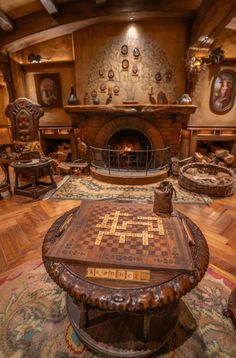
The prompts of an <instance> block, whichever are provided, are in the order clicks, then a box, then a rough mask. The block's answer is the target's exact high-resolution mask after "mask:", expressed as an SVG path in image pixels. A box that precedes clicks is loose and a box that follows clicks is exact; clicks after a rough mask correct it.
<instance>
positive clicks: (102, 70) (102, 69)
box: [98, 68, 105, 78]
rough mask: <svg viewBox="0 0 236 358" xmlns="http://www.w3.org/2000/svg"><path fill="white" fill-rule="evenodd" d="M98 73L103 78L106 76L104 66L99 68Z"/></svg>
mask: <svg viewBox="0 0 236 358" xmlns="http://www.w3.org/2000/svg"><path fill="white" fill-rule="evenodd" d="M98 73H99V77H100V78H103V77H104V76H105V69H104V68H99V71H98Z"/></svg>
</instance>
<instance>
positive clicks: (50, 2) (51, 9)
mask: <svg viewBox="0 0 236 358" xmlns="http://www.w3.org/2000/svg"><path fill="white" fill-rule="evenodd" d="M40 2H41V4H42V5H43V7H44V8H45V9H46V10H47V12H48V13H49V15H55V14H57V13H58V7H57V4H56V3H55V1H54V0H40Z"/></svg>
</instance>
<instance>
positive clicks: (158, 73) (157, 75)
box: [155, 72, 161, 82]
mask: <svg viewBox="0 0 236 358" xmlns="http://www.w3.org/2000/svg"><path fill="white" fill-rule="evenodd" d="M155 80H156V81H157V82H160V81H161V73H160V72H157V73H156V74H155Z"/></svg>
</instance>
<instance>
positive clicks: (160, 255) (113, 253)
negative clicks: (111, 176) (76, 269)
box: [47, 201, 193, 271]
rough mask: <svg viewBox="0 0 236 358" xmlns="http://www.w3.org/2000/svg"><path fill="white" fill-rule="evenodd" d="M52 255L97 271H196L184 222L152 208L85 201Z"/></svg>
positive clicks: (56, 258)
mask: <svg viewBox="0 0 236 358" xmlns="http://www.w3.org/2000/svg"><path fill="white" fill-rule="evenodd" d="M47 257H48V258H51V259H52V258H53V259H54V260H55V261H63V262H76V263H82V264H84V263H86V264H91V265H92V266H93V267H101V266H102V267H109V265H111V266H115V267H119V268H120V267H125V268H134V269H136V270H137V269H141V268H142V269H145V270H148V269H164V270H172V271H173V270H174V271H181V270H184V271H192V269H193V266H192V257H191V253H190V249H189V243H188V240H187V236H186V232H185V230H184V228H183V225H182V221H181V219H180V218H179V217H178V215H175V214H173V215H171V216H170V215H169V216H166V217H163V218H162V217H160V216H157V215H156V214H155V213H154V212H153V205H152V204H146V205H145V206H143V204H133V203H132V204H129V203H105V202H99V201H94V202H91V201H83V202H82V204H81V206H80V210H79V211H78V212H77V213H75V214H74V215H73V217H72V219H71V221H70V224H69V228H68V229H67V230H65V232H64V233H62V238H61V240H59V241H58V243H57V244H55V245H53V246H52V248H51V249H49V250H48V253H47Z"/></svg>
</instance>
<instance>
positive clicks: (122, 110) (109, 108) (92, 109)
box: [64, 104, 197, 115]
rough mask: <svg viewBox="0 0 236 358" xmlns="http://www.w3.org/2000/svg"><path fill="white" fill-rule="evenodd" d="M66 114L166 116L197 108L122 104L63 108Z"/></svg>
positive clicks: (188, 112) (184, 112) (191, 106)
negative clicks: (153, 114)
mask: <svg viewBox="0 0 236 358" xmlns="http://www.w3.org/2000/svg"><path fill="white" fill-rule="evenodd" d="M64 109H65V111H66V113H70V114H71V113H84V114H89V113H91V114H102V113H111V114H112V113H117V114H129V115H130V114H140V113H143V114H145V113H167V114H183V115H184V114H187V115H190V114H192V113H194V112H195V111H196V109H197V106H194V105H182V104H157V105H153V104H125V105H124V104H123V105H119V106H118V105H115V106H113V105H76V106H65V107H64Z"/></svg>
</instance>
